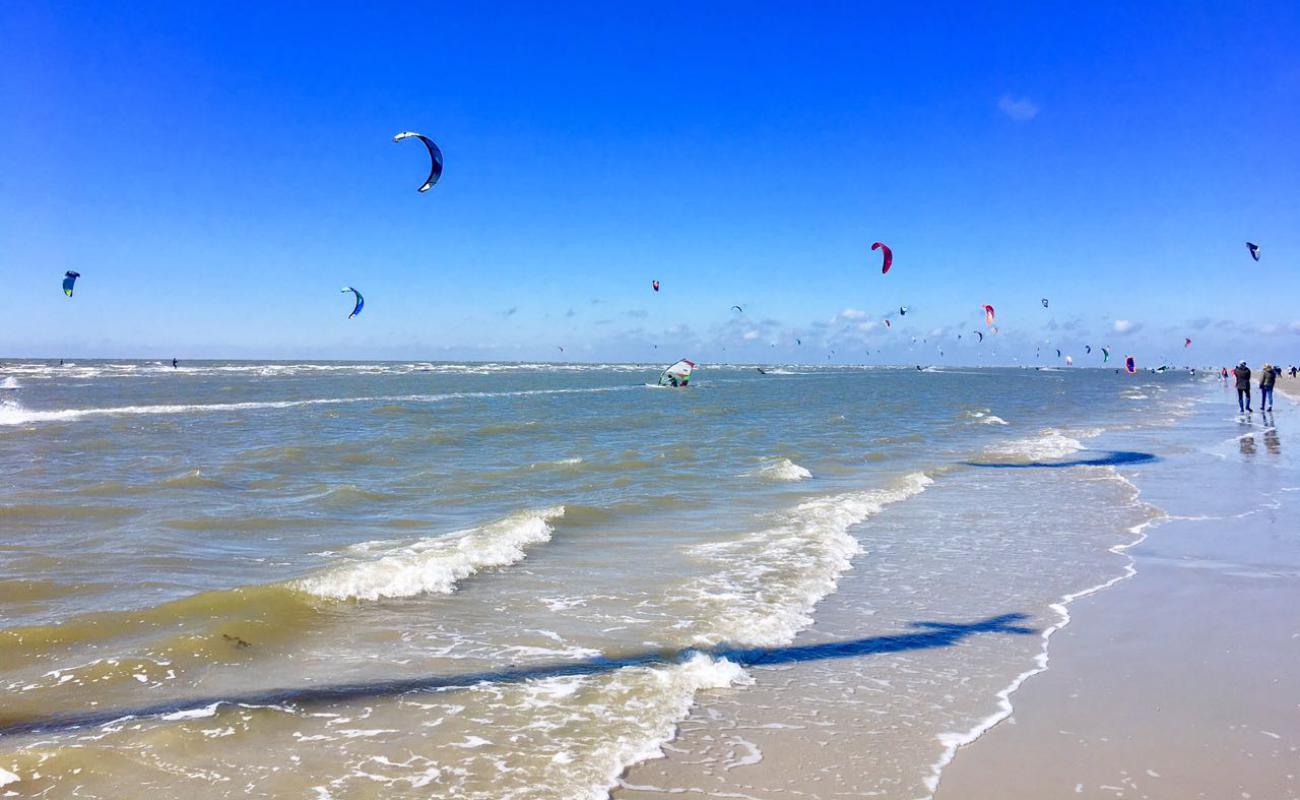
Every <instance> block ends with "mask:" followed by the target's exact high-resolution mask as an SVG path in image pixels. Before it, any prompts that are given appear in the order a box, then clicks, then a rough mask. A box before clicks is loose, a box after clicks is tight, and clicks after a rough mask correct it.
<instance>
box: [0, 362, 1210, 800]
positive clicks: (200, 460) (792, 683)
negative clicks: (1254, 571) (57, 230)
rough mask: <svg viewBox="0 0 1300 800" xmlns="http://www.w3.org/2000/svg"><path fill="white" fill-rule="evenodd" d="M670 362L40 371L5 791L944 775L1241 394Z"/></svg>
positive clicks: (22, 521) (358, 793)
mask: <svg viewBox="0 0 1300 800" xmlns="http://www.w3.org/2000/svg"><path fill="white" fill-rule="evenodd" d="M658 370H659V368H658V367H655V366H650V365H632V364H599V365H576V364H575V365H550V364H446V363H438V364H432V363H321V364H295V363H259V364H253V363H246V362H191V363H188V364H184V365H182V366H181V367H180V368H179V369H172V368H171V367H170V366H169V365H164V364H161V363H156V362H99V361H94V362H90V361H86V362H78V363H75V364H66V365H64V366H62V367H59V366H56V365H54V364H51V363H48V362H19V361H11V362H3V363H0V471H2V472H3V474H4V476H5V478H4V488H3V494H2V495H0V696H3V705H2V706H0V796H7V795H6V792H8V793H11V794H12V795H13V796H24V797H27V796H38V797H102V798H116V797H124V796H155V797H180V796H184V797H187V798H194V800H198V798H227V797H231V798H233V797H305V798H380V797H383V798H401V797H431V796H435V797H456V798H494V799H496V798H520V799H522V798H556V799H557V800H572V799H573V798H603V797H607V796H609V795H610V794H611V793H612V794H613V796H615V797H628V798H633V797H637V798H640V797H659V796H668V795H670V794H671V795H674V796H675V795H680V794H682V793H683V791H682V787H683V786H686V785H688V784H689V785H691V786H695V787H702V788H699V791H700V792H704V793H709V792H721V791H722V790H724V789H725V788H726V787H727V786H729V785H731V784H732V783H734V782H735V776H736V775H738V774H740V771H741V770H742V768H744V767H747V766H752V765H755V764H758V763H760V762H763V760H764V759H766V762H765V763H766V764H767V765H768V766H769V767H771V766H777V767H779V768H780V769H779V770H777V771H783V772H784V774H785V776H786V778H788V780H787V783H786V785H785V786H784V788H786V789H799V790H800V791H802V792H803V795H802V796H809V797H830V796H835V795H836V793H837V792H844V791H851V792H856V793H858V794H861V795H868V796H878V797H899V798H903V797H919V796H926V795H927V794H928V793H930V792H932V791H933V790H934V787H935V785H936V782H937V780H938V776H939V774H940V770H941V768H942V765H943V764H944V763H946V761H947V760H948V759H949V758H950V757H951V756H952V753H953V751H954V749H955V748H956V747H957V746H958V745H960V744H961V743H963V742H965V741H968V740H970V739H971V738H972V737H973V736H975V735H978V733H979V732H980V731H982V730H983V729H985V728H986V727H987V726H988V725H989V724H991V723H992V722H994V721H996V720H997V719H999V718H1000V717H1001V716H1002V715H1004V714H1005V706H1006V703H1005V697H1006V694H1007V692H1008V691H1009V690H1010V689H1011V688H1012V687H1013V686H1014V684H1015V683H1016V681H1018V680H1021V679H1023V678H1025V677H1027V676H1028V675H1030V674H1032V673H1033V672H1034V671H1036V670H1037V669H1041V668H1042V667H1043V665H1044V664H1045V655H1044V646H1045V641H1046V635H1050V632H1051V631H1052V630H1054V629H1055V627H1057V626H1059V625H1060V624H1062V622H1063V621H1064V619H1065V618H1066V615H1067V614H1068V612H1067V611H1066V610H1065V604H1064V603H1063V598H1064V599H1066V600H1068V598H1069V597H1070V596H1071V595H1072V594H1075V593H1078V592H1085V591H1090V590H1093V589H1095V588H1097V587H1100V586H1103V585H1105V584H1106V583H1108V582H1110V581H1113V580H1115V579H1117V578H1120V577H1122V576H1123V575H1124V574H1125V569H1126V561H1125V558H1124V556H1123V555H1122V551H1123V549H1124V548H1125V547H1127V546H1129V545H1131V544H1132V543H1133V542H1135V541H1136V540H1137V539H1139V538H1140V536H1141V535H1142V531H1143V530H1144V527H1145V526H1146V525H1148V524H1150V523H1151V522H1152V521H1153V520H1158V519H1159V518H1160V516H1161V511H1160V509H1158V508H1155V507H1154V506H1151V505H1149V504H1148V503H1146V502H1145V501H1144V500H1143V499H1142V497H1141V493H1140V491H1139V489H1138V487H1137V486H1135V485H1134V483H1133V482H1132V481H1131V480H1130V479H1129V477H1127V476H1126V475H1127V472H1128V471H1129V470H1132V469H1133V468H1135V467H1137V466H1139V465H1141V464H1144V463H1150V462H1151V459H1152V458H1153V457H1157V458H1158V457H1159V455H1160V454H1159V453H1158V452H1151V451H1153V450H1156V449H1158V448H1155V447H1154V446H1150V445H1152V443H1167V444H1168V446H1169V447H1171V448H1175V447H1178V446H1181V445H1180V444H1179V443H1178V430H1179V424H1180V421H1181V420H1184V419H1186V418H1188V417H1189V416H1192V415H1195V414H1197V413H1199V412H1198V409H1199V408H1200V407H1201V406H1202V405H1204V404H1205V403H1208V402H1211V401H1218V400H1219V399H1220V398H1219V397H1218V383H1217V380H1216V379H1215V378H1213V377H1212V376H1200V375H1198V376H1191V375H1187V374H1185V373H1179V374H1165V375H1153V374H1140V375H1136V376H1129V375H1124V374H1117V373H1115V372H1112V371H1110V370H1058V371H1036V370H1023V369H952V370H945V369H939V370H926V371H918V370H916V369H891V368H858V369H852V368H815V367H800V366H796V365H790V366H786V367H784V368H780V369H778V370H771V369H769V371H768V374H767V375H762V374H759V373H758V372H757V370H756V369H755V368H753V367H744V366H709V365H705V366H703V367H702V368H701V370H700V372H699V373H697V376H696V379H695V383H694V384H693V385H692V386H691V387H690V388H689V389H686V390H670V389H658V388H652V387H648V386H646V384H647V382H653V381H654V379H655V378H656V377H657V375H658ZM1132 442H1142V443H1143V447H1145V448H1146V449H1142V450H1131V449H1126V448H1127V447H1128V446H1130V445H1131V444H1132ZM850 733H852V734H853V735H849V734H850ZM867 734H870V739H869V746H865V747H864V746H863V740H862V738H861V737H862V736H863V735H867ZM809 752H815V753H820V755H819V756H817V758H818V759H820V761H818V762H815V763H811V764H810V763H809V761H808V756H807V754H808V753H809ZM683 753H692V754H694V755H696V756H698V758H696V759H694V760H692V759H683V758H680V757H677V758H674V755H675V754H677V755H679V756H680V754H683ZM665 754H667V755H668V756H669V757H668V758H666V759H663V758H660V757H661V756H663V755H665ZM783 758H784V759H786V760H788V761H789V765H788V766H783V765H782V759H783ZM684 762H690V763H684ZM696 762H698V763H696ZM691 764H695V766H691ZM692 770H694V771H696V772H698V773H699V775H698V780H696V777H695V776H693V775H692ZM688 777H689V778H690V780H696V782H695V783H689V781H687V778H688ZM683 781H687V782H686V783H683Z"/></svg>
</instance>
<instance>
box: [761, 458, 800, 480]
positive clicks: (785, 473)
mask: <svg viewBox="0 0 1300 800" xmlns="http://www.w3.org/2000/svg"><path fill="white" fill-rule="evenodd" d="M758 474H759V475H760V476H761V477H764V478H767V479H768V480H770V481H802V480H805V479H807V478H811V477H812V476H813V475H812V473H811V472H809V471H808V469H807V468H806V467H801V466H799V465H798V464H796V463H794V462H793V461H791V460H790V459H788V458H778V459H774V460H772V461H769V462H767V463H766V464H764V465H763V466H762V467H761V468H760V469H759V471H758Z"/></svg>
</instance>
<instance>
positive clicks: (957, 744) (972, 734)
mask: <svg viewBox="0 0 1300 800" xmlns="http://www.w3.org/2000/svg"><path fill="white" fill-rule="evenodd" d="M1107 469H1111V470H1113V475H1114V477H1115V478H1116V479H1117V480H1119V481H1121V482H1123V483H1124V484H1126V485H1128V486H1129V487H1131V488H1132V489H1133V492H1134V495H1133V499H1134V500H1135V501H1137V502H1139V503H1141V504H1142V505H1144V506H1145V507H1146V508H1147V510H1149V511H1151V512H1152V516H1151V518H1150V519H1147V520H1145V521H1143V522H1141V523H1138V524H1137V525H1134V526H1132V527H1131V528H1129V532H1130V533H1131V534H1132V535H1133V540H1132V541H1130V542H1126V543H1121V544H1117V545H1112V546H1111V547H1109V548H1107V549H1108V550H1109V552H1111V553H1114V554H1115V555H1122V556H1125V557H1126V558H1127V561H1126V562H1125V564H1124V567H1123V572H1122V573H1121V574H1119V575H1116V576H1115V577H1113V578H1110V579H1109V580H1106V581H1103V582H1101V583H1099V584H1097V585H1095V586H1091V587H1089V588H1087V589H1081V590H1079V591H1076V592H1070V593H1068V594H1065V595H1063V596H1062V597H1061V598H1060V600H1058V601H1057V602H1055V603H1053V604H1052V605H1051V609H1052V611H1053V612H1055V613H1056V614H1057V615H1058V619H1059V621H1058V622H1057V623H1056V624H1054V625H1051V626H1049V627H1047V628H1045V629H1044V630H1043V632H1042V639H1043V649H1042V652H1041V653H1040V654H1039V655H1038V657H1037V659H1035V664H1034V666H1033V668H1032V669H1028V670H1026V671H1024V672H1022V673H1020V674H1019V675H1017V676H1016V677H1015V678H1014V679H1013V680H1012V681H1011V683H1010V685H1008V686H1007V688H1005V689H1003V690H1002V691H1000V692H998V694H997V701H998V710H997V711H996V712H995V713H993V714H991V715H990V716H989V717H987V718H985V719H984V720H981V721H980V722H979V723H978V724H977V725H975V726H974V727H973V728H971V729H970V731H968V732H967V733H965V734H953V733H950V734H942V735H940V737H939V741H940V742H943V744H944V746H945V748H946V750H945V751H944V754H943V755H942V756H941V757H940V759H939V760H938V761H937V762H935V764H934V765H933V766H932V767H931V769H932V773H931V776H930V777H929V778H927V779H926V785H927V787H928V788H929V790H930V792H931V794H932V795H934V794H937V793H938V792H939V790H940V787H941V786H942V785H943V773H944V770H945V769H946V768H947V767H948V766H949V765H950V764H952V762H953V760H954V759H956V757H957V756H958V755H959V754H960V753H961V752H962V751H963V750H964V749H966V748H967V747H970V746H971V745H974V744H975V743H976V742H978V741H979V740H980V739H982V738H984V736H985V735H987V734H989V733H991V732H992V731H993V730H995V729H996V728H997V727H998V726H999V725H1001V724H1002V723H1003V722H1005V721H1007V720H1008V719H1010V718H1011V717H1012V715H1013V714H1014V713H1015V704H1014V703H1013V702H1012V697H1013V696H1014V695H1015V694H1016V693H1017V692H1018V691H1019V690H1020V689H1021V687H1023V686H1024V685H1025V682H1026V681H1028V680H1029V679H1030V678H1033V677H1035V676H1037V675H1040V674H1042V673H1045V672H1047V671H1048V669H1050V667H1051V657H1052V653H1051V639H1052V636H1053V635H1055V634H1056V633H1058V632H1060V631H1062V630H1064V629H1065V628H1066V627H1067V626H1069V624H1070V623H1071V622H1073V621H1074V617H1073V616H1071V614H1070V606H1071V605H1073V604H1074V603H1075V601H1077V600H1082V599H1084V598H1086V597H1091V596H1093V595H1096V594H1099V593H1102V592H1105V591H1106V590H1107V589H1110V588H1112V587H1113V586H1115V585H1116V584H1118V583H1120V582H1122V581H1127V580H1129V579H1130V578H1134V577H1136V576H1137V574H1138V569H1137V559H1135V558H1134V557H1133V555H1132V554H1131V553H1129V551H1130V550H1132V549H1133V548H1135V547H1137V546H1139V545H1141V544H1142V543H1143V542H1145V541H1146V540H1147V538H1148V537H1149V536H1150V533H1148V531H1149V529H1151V528H1154V527H1157V526H1159V525H1160V524H1161V523H1163V522H1167V521H1168V520H1169V519H1170V517H1169V515H1168V514H1167V513H1166V512H1165V511H1164V510H1163V509H1161V508H1158V507H1156V506H1154V505H1152V504H1150V503H1147V502H1145V501H1143V500H1142V499H1141V497H1142V492H1141V490H1140V489H1139V488H1138V487H1137V486H1135V485H1134V484H1133V482H1132V481H1130V480H1128V479H1127V478H1125V477H1124V476H1123V475H1121V474H1120V473H1119V472H1118V470H1114V468H1113V467H1108V468H1107Z"/></svg>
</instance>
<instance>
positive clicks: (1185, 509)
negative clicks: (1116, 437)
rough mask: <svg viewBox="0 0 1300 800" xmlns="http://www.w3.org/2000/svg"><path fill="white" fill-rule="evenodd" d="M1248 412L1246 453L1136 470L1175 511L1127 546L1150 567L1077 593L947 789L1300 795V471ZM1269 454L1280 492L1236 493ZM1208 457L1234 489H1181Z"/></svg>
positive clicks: (964, 754)
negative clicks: (1193, 492)
mask: <svg viewBox="0 0 1300 800" xmlns="http://www.w3.org/2000/svg"><path fill="white" fill-rule="evenodd" d="M1288 380H1289V379H1288ZM1280 387H1281V382H1280V381H1279V388H1280ZM1297 387H1300V382H1293V384H1292V386H1291V387H1290V388H1291V389H1292V391H1293V392H1294V391H1296V389H1297ZM1288 396H1289V397H1291V399H1292V400H1295V399H1296V396H1295V395H1294V394H1290V393H1288ZM1234 410H1235V409H1234ZM1239 424H1244V425H1247V426H1248V428H1247V431H1248V432H1247V433H1244V434H1241V435H1240V436H1241V438H1240V440H1238V439H1233V440H1230V442H1229V444H1235V443H1236V442H1237V441H1243V442H1244V441H1246V440H1250V441H1251V445H1250V446H1249V447H1247V446H1246V445H1245V444H1241V445H1240V447H1239V448H1238V449H1239V453H1236V454H1234V453H1232V452H1231V450H1227V449H1226V448H1225V450H1227V451H1226V452H1217V451H1216V450H1215V449H1214V448H1210V449H1209V450H1208V451H1206V453H1197V454H1194V455H1192V456H1190V457H1189V458H1188V459H1187V461H1191V462H1196V463H1194V464H1186V463H1179V464H1175V465H1171V466H1170V468H1169V469H1167V470H1155V469H1153V470H1151V471H1149V473H1148V474H1145V475H1142V476H1140V477H1139V479H1138V483H1139V484H1142V485H1143V488H1144V490H1145V493H1146V494H1147V495H1148V496H1154V497H1155V499H1156V500H1157V502H1159V504H1160V505H1161V506H1162V507H1165V508H1166V509H1168V510H1169V511H1170V513H1169V515H1168V516H1167V517H1165V518H1164V519H1163V520H1161V521H1162V522H1163V524H1162V525H1160V526H1158V528H1157V529H1155V530H1152V531H1151V532H1150V535H1148V536H1145V537H1143V539H1141V540H1139V541H1136V542H1134V543H1133V545H1131V546H1130V547H1129V548H1126V550H1127V551H1128V552H1129V555H1130V557H1131V558H1132V559H1133V570H1134V572H1133V576H1140V577H1141V579H1140V580H1133V581H1125V582H1124V585H1123V586H1121V587H1118V588H1117V589H1116V591H1114V592H1105V593H1097V594H1094V595H1093V596H1091V597H1081V598H1078V599H1080V600H1083V601H1084V602H1083V603H1082V605H1081V609H1080V611H1079V612H1078V613H1079V614H1080V615H1082V616H1084V617H1085V618H1086V620H1087V624H1084V625H1080V626H1073V627H1071V628H1070V629H1069V630H1067V631H1065V632H1064V633H1063V634H1062V636H1061V637H1060V639H1059V641H1058V642H1057V643H1056V645H1055V649H1054V654H1055V655H1057V656H1058V657H1057V659H1056V660H1054V661H1053V664H1052V666H1053V669H1051V670H1048V671H1045V674H1043V675H1040V676H1039V678H1038V680H1036V681H1033V682H1031V683H1028V684H1026V685H1025V686H1023V687H1022V688H1021V691H1020V693H1019V694H1018V695H1017V702H1016V704H1015V707H1014V709H1013V710H1012V712H1011V713H1010V714H1009V715H1008V716H1007V718H1006V719H1005V720H1004V724H1001V725H998V726H995V727H993V728H991V729H989V730H988V731H986V732H985V733H984V735H982V736H981V737H979V738H978V739H977V740H975V741H973V742H971V743H970V744H969V745H967V747H965V748H963V749H962V750H961V751H959V753H958V756H957V757H956V758H955V759H954V760H953V762H952V763H951V764H950V765H949V767H948V769H946V770H945V771H944V774H943V779H942V782H941V783H940V788H939V791H938V792H937V794H936V797H937V798H939V800H944V798H961V800H994V798H998V800H1008V799H1011V800H1014V799H1015V798H1035V799H1036V798H1043V797H1062V796H1079V797H1125V796H1129V794H1128V793H1129V792H1133V793H1135V794H1137V796H1141V797H1144V798H1169V799H1170V800H1175V799H1176V800H1183V799H1184V798H1190V797H1203V798H1221V797H1229V796H1231V797H1243V798H1250V797H1256V798H1258V797H1269V798H1297V797H1300V784H1298V783H1297V781H1296V771H1295V770H1294V769H1293V768H1292V767H1289V766H1286V765H1287V764H1288V763H1289V760H1291V759H1294V757H1295V753H1296V752H1297V750H1300V720H1296V719H1295V718H1294V708H1295V707H1296V704H1297V701H1300V691H1297V690H1296V689H1295V688H1291V689H1289V690H1288V688H1287V687H1296V686H1300V668H1297V666H1296V665H1297V664H1300V631H1297V629H1296V628H1295V620H1294V613H1293V611H1292V609H1293V608H1294V604H1295V601H1296V598H1297V597H1298V596H1300V548H1298V547H1297V546H1296V545H1295V544H1294V542H1291V541H1287V538H1286V537H1285V536H1282V535H1281V533H1282V531H1281V529H1280V528H1279V526H1284V525H1285V522H1284V520H1285V519H1287V518H1291V517H1293V516H1294V515H1295V514H1298V513H1300V494H1298V493H1297V492H1300V472H1298V471H1297V470H1296V469H1295V468H1294V467H1293V466H1292V462H1290V461H1281V460H1280V459H1282V458H1285V457H1286V455H1287V453H1288V452H1289V448H1287V447H1285V446H1284V445H1282V444H1280V443H1279V442H1280V440H1279V439H1278V438H1277V433H1276V429H1275V428H1273V427H1272V426H1271V424H1268V423H1266V424H1265V425H1263V426H1256V425H1254V424H1253V423H1249V422H1245V423H1239ZM1207 427H1209V426H1207ZM1261 428H1262V430H1263V434H1264V436H1265V437H1266V438H1265V445H1266V447H1265V452H1260V451H1258V450H1257V449H1256V448H1255V446H1254V444H1253V438H1254V436H1255V435H1256V433H1258V432H1259V430H1260V429H1261ZM1270 433H1272V435H1273V437H1274V438H1273V440H1272V441H1273V444H1269V439H1268V438H1267V437H1268V436H1269V434H1270ZM1234 456H1236V458H1237V461H1236V462H1235V463H1234ZM1260 457H1269V458H1277V459H1279V461H1277V462H1274V463H1273V464H1271V465H1270V466H1273V467H1275V469H1273V470H1271V471H1270V472H1269V473H1267V474H1266V475H1265V479H1266V482H1265V486H1267V488H1268V489H1269V490H1271V491H1270V493H1269V496H1268V497H1267V498H1265V499H1264V500H1263V502H1262V504H1261V505H1256V506H1254V507H1242V502H1243V501H1242V500H1241V499H1239V498H1244V497H1249V496H1250V492H1251V491H1260V485H1261V480H1260V477H1259V474H1258V473H1257V472H1255V471H1254V466H1255V464H1256V463H1257V462H1256V461H1255V459H1257V458H1260ZM1216 459H1217V460H1216ZM1206 470H1215V471H1216V477H1217V478H1218V480H1219V481H1220V482H1224V481H1227V482H1229V486H1228V489H1229V491H1227V492H1224V495H1226V497H1224V496H1217V497H1208V498H1207V497H1192V496H1190V495H1189V494H1188V493H1187V487H1188V486H1196V485H1198V484H1197V479H1198V478H1200V477H1204V474H1205V471H1206ZM1225 473H1226V474H1225ZM1218 488H1220V489H1222V488H1223V487H1222V486H1220V487H1218ZM1231 489H1238V490H1239V491H1237V492H1233V491H1231ZM1288 490H1289V492H1288ZM1226 531H1230V532H1231V535H1230V536H1225V535H1224V534H1225V532H1226ZM1117 582H1118V581H1117ZM1012 776H1014V777H1012Z"/></svg>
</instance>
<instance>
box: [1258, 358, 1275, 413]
mask: <svg viewBox="0 0 1300 800" xmlns="http://www.w3.org/2000/svg"><path fill="white" fill-rule="evenodd" d="M1276 383H1277V370H1275V369H1273V365H1272V364H1265V365H1264V368H1263V369H1262V370H1260V373H1259V410H1260V411H1272V410H1273V385H1274V384H1276Z"/></svg>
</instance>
